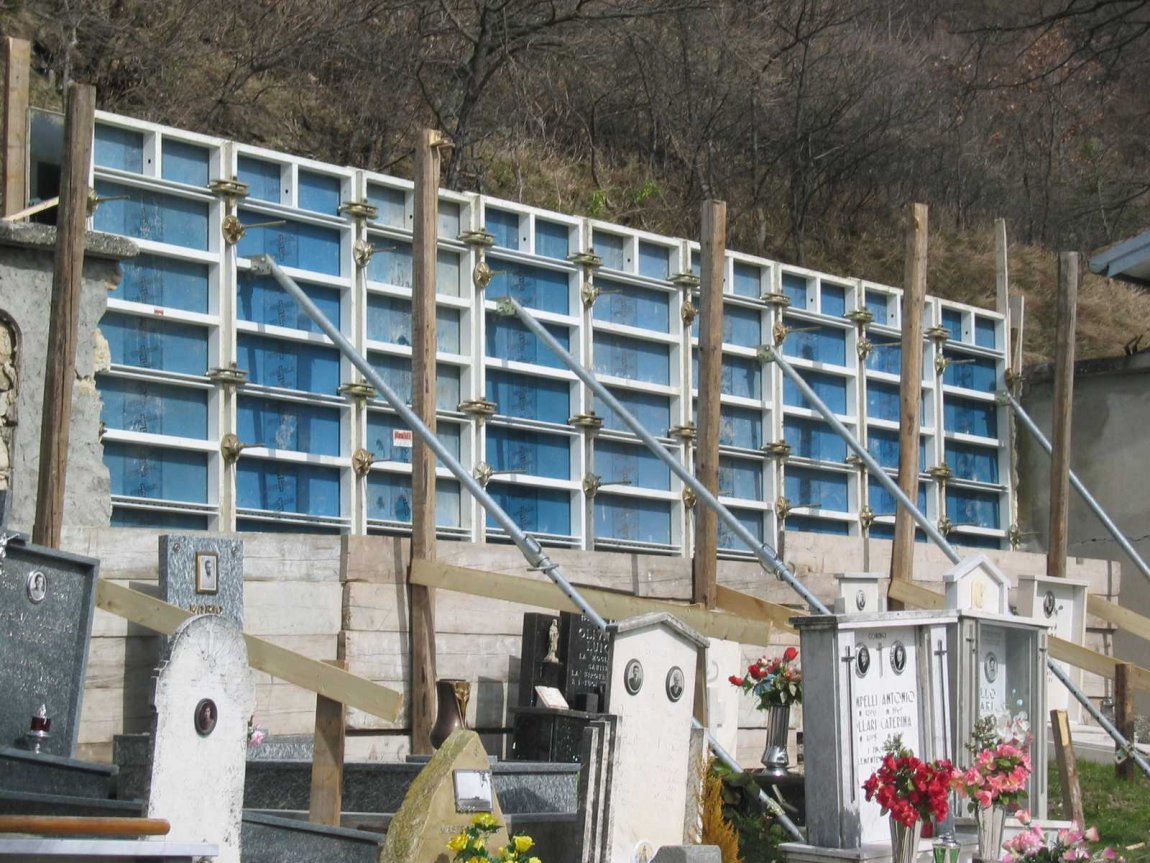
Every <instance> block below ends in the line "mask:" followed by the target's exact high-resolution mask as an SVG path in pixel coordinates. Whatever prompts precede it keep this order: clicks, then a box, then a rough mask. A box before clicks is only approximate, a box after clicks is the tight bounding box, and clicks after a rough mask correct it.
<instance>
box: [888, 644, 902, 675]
mask: <svg viewBox="0 0 1150 863" xmlns="http://www.w3.org/2000/svg"><path fill="white" fill-rule="evenodd" d="M890 667H891V669H892V670H893V671H894V673H895V674H902V673H903V671H905V670H906V645H905V644H903V643H902V642H901V641H896V642H895V643H894V644H893V645H891V648H890Z"/></svg>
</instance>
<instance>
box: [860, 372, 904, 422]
mask: <svg viewBox="0 0 1150 863" xmlns="http://www.w3.org/2000/svg"><path fill="white" fill-rule="evenodd" d="M866 412H867V416H868V417H870V418H871V419H876V420H888V421H890V422H898V418H899V414H900V412H901V406H900V400H899V393H898V385H897V384H880V383H877V382H875V381H869V380H868V381H867V382H866Z"/></svg>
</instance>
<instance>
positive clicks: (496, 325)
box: [487, 314, 571, 369]
mask: <svg viewBox="0 0 1150 863" xmlns="http://www.w3.org/2000/svg"><path fill="white" fill-rule="evenodd" d="M543 327H544V328H545V329H546V330H547V332H549V333H550V334H551V335H552V336H554V337H555V339H556V340H557V341H558V342H559V344H560V345H561V346H562V347H563V349H564V350H566V351H570V350H571V333H570V330H568V329H567V327H560V326H556V325H555V324H544V325H543ZM487 356H488V357H490V358H491V359H500V360H512V361H514V362H519V363H534V364H535V365H540V366H547V367H549V368H553V369H562V368H566V366H565V365H564V364H563V361H562V360H561V359H559V357H558V355H556V354H555V352H554V351H552V350H551V349H550V348H549V347H547V346H546V345H545V344H543V342H542V341H541V340H540V339H539V337H538V336H537V335H535V334H534V333H533V332H531V330H529V329H527V327H526V326H524V325H523V323H522V322H520V321H519V320H518V319H515V318H506V317H503V316H501V315H490V314H489V315H488V316H487Z"/></svg>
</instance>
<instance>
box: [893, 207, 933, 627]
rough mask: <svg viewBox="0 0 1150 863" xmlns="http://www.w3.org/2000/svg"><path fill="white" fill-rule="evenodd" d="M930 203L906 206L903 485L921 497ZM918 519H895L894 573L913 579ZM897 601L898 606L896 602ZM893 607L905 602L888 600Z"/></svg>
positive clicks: (901, 410)
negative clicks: (927, 238)
mask: <svg viewBox="0 0 1150 863" xmlns="http://www.w3.org/2000/svg"><path fill="white" fill-rule="evenodd" d="M926 228H927V208H926V204H909V205H908V206H907V210H906V266H905V272H904V277H903V282H904V284H903V295H902V380H901V382H900V384H899V429H898V447H899V452H898V485H899V488H901V489H902V490H903V492H904V493H905V494H906V496H907V497H909V498H910V499H911V500H918V473H919V455H918V438H919V431H918V430H919V425H920V424H921V420H920V411H921V406H922V304H923V301H924V300H925V298H926ZM914 530H915V526H914V519H913V518H912V517H911V514H910V513H909V512H907V511H906V510H905V509H904V508H902V507H899V509H898V512H897V513H896V514H895V517H894V545H893V547H892V548H891V558H890V577H891V581H892V582H894V581H895V580H897V579H902V580H909V579H910V578H911V577H912V569H913V567H914ZM892 602H893V605H892V604H891V603H892ZM888 607H890V608H891V610H899V609H901V608H902V604H901V603H900V602H898V601H897V600H890V599H888Z"/></svg>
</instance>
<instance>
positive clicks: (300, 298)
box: [252, 255, 607, 630]
mask: <svg viewBox="0 0 1150 863" xmlns="http://www.w3.org/2000/svg"><path fill="white" fill-rule="evenodd" d="M252 272H254V273H257V274H259V275H270V276H272V277H273V278H274V279H275V280H276V282H278V283H279V285H280V287H281V288H283V289H284V290H285V291H287V292H288V293H289V294H291V295H292V296H293V297H295V300H296V302H298V303H299V304H300V306H301V307H302V308H303V310H304V311H305V312H307V314H308V317H310V318H311V319H312V320H313V321H315V323H316V325H317V326H318V327H319V328H320V329H321V330H323V331H324V333H325V334H326V335H327V337H328V338H329V339H331V340H332V342H334V343H335V346H336V347H337V348H339V349H340V351H341V352H342V353H343V355H344V356H345V357H347V358H348V359H349V360H350V361H351V362H352V364H353V365H354V366H355V367H356V368H357V369H359V371H360V373H362V374H363V376H364V377H365V378H366V379H367V381H368V383H370V384H371V385H372V386H373V387H375V389H376V391H377V392H379V393H380V394H381V395H382V396H383V397H384V398H385V399H387V402H388V404H390V405H391V406H392V408H394V409H395V412H396V413H398V414H399V415H400V417H401V418H402V419H403V421H404V422H405V423H407V425H408V426H409V427H410V428H411V430H412V431H413V432H415V433H416V434H418V435H419V436H420V438H421V439H422V440H423V442H424V443H426V444H427V446H428V447H429V448H430V449H431V450H432V451H433V452H434V453H435V455H436V456H437V457H438V458H439V460H440V461H441V462H442V463H443V464H444V465H445V466H446V467H447V469H448V470H450V471H451V473H452V474H454V476H455V478H456V479H457V480H459V482H460V484H461V485H463V487H464V488H466V489H467V490H468V491H469V492H470V493H471V494H472V495H473V496H474V497H475V499H476V500H478V501H479V502H480V503H481V504H482V505H483V508H484V509H486V510H487V512H488V513H489V514H490V515H491V517H492V518H494V519H495V521H496V522H498V523H499V526H500V527H502V528H503V529H504V530H505V531H507V535H508V537H510V539H511V541H512V542H514V543H515V545H516V546H517V547H518V548H519V550H520V551H521V552H522V553H523V556H524V557H525V558H527V560H528V562H529V563H530V564H531V566H532V568H533V569H538V570H541V571H542V572H544V573H546V575H547V577H548V578H550V579H551V580H552V581H553V582H555V584H556V585H557V586H558V587H559V589H560V590H562V591H563V593H564V595H565V596H566V597H567V598H568V599H570V600H571V601H572V602H573V603H575V605H576V606H578V607H579V609H580V610H581V611H582V612H583V613H584V614H585V615H587V617H589V618H590V619H591V621H592V622H593V623H594V624H595V625H596V626H597V627H599V629H601V630H606V629H607V621H605V620H604V619H603V618H602V617H601V616H600V615H599V613H598V612H597V611H595V609H594V608H592V607H591V606H590V605H589V604H588V602H587V600H585V599H584V598H583V597H582V596H581V595H580V594H579V591H577V590H576V589H575V588H574V587H572V586H571V583H570V582H568V581H567V579H566V578H564V577H563V574H562V573H561V572H560V570H559V564H557V563H555V562H554V561H552V560H551V559H550V558H548V557H547V555H546V554H544V553H543V549H542V548H541V547H540V545H539V541H538V540H537V539H535V538H534V537H533V536H529V535H528V534H526V533H524V532H523V530H522V529H521V528H520V527H519V525H517V524H516V523H515V521H514V520H513V519H512V518H511V516H509V515H508V514H507V513H506V512H504V511H503V508H502V507H501V506H499V504H498V503H496V502H495V499H494V498H492V497H491V495H489V494H488V493H487V489H485V488H484V487H483V486H482V485H480V484H479V480H477V479H476V478H475V477H473V476H472V475H471V472H470V471H469V470H467V468H465V467H464V466H463V465H462V464H460V462H459V461H458V460H457V459H456V458H455V456H453V455H452V454H451V453H450V452H449V451H448V449H447V447H445V446H444V445H443V442H442V441H440V440H439V438H438V437H436V436H435V435H434V434H433V433H432V432H431V431H430V430H429V429H428V428H427V426H425V425H424V424H423V422H421V421H420V419H419V417H418V416H416V415H415V412H414V411H412V409H411V408H410V407H408V406H407V405H406V404H404V402H403V399H401V398H400V397H399V396H398V395H396V393H395V390H393V389H392V388H391V387H390V386H388V385H387V382H386V381H385V380H384V379H383V378H382V377H380V374H379V372H377V371H376V370H375V369H374V368H372V366H371V363H369V362H368V361H367V360H366V359H365V358H364V356H363V355H362V354H361V353H360V352H359V351H358V350H356V348H355V346H354V345H353V344H352V343H351V342H349V341H348V340H347V338H346V337H345V336H344V334H343V333H341V332H340V331H339V330H338V329H337V328H336V327H335V326H334V325H333V324H332V322H331V321H329V320H328V319H327V317H326V316H325V315H324V313H323V312H321V311H320V310H319V308H318V307H317V306H316V304H315V303H313V302H312V301H311V298H310V297H308V295H307V294H305V293H304V292H303V289H302V288H300V286H299V285H297V284H296V283H295V280H294V279H292V278H291V276H289V275H287V274H286V273H285V272H284V271H283V270H281V269H280V267H279V264H277V263H276V262H275V261H274V260H273V259H272V257H271V256H270V255H257V256H256V257H254V258H252Z"/></svg>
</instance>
